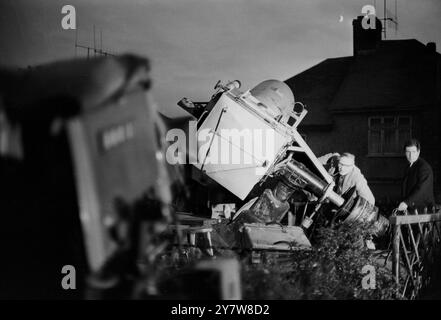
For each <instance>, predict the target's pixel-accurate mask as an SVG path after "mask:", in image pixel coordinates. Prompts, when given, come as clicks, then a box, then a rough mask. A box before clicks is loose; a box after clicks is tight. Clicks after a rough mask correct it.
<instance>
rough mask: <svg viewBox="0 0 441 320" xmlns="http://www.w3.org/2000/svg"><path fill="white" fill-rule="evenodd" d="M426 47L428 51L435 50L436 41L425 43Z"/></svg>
mask: <svg viewBox="0 0 441 320" xmlns="http://www.w3.org/2000/svg"><path fill="white" fill-rule="evenodd" d="M426 48H427V50H429V52H433V53H435V52H436V43H435V42H428V43H427V44H426Z"/></svg>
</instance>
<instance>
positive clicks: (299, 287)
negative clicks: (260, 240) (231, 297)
mask: <svg viewBox="0 0 441 320" xmlns="http://www.w3.org/2000/svg"><path fill="white" fill-rule="evenodd" d="M367 234H368V230H367V229H366V227H361V226H358V227H352V228H349V227H345V226H341V227H340V228H335V229H331V228H320V229H318V230H316V232H315V234H314V239H313V240H314V242H315V243H314V246H313V249H312V250H310V251H302V252H297V253H293V254H291V255H290V257H289V258H288V259H286V258H285V259H283V260H281V257H280V255H277V254H266V261H264V262H263V263H262V264H258V265H249V264H248V263H246V261H243V272H242V279H243V291H244V298H245V299H345V300H347V299H382V300H384V299H396V298H398V297H397V295H396V289H397V287H396V284H395V282H394V279H393V277H392V272H391V270H390V269H387V268H386V267H384V266H382V264H381V263H380V261H379V260H378V259H377V258H376V256H375V255H374V254H372V251H369V250H368V249H366V248H365V246H364V239H365V237H366V236H367ZM367 265H371V266H373V267H374V270H375V280H376V283H375V289H363V287H362V279H363V277H364V274H362V269H363V267H364V266H367Z"/></svg>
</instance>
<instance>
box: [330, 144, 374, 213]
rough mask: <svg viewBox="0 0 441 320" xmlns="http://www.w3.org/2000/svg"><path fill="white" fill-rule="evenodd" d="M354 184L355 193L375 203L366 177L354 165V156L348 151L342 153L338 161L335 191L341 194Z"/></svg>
mask: <svg viewBox="0 0 441 320" xmlns="http://www.w3.org/2000/svg"><path fill="white" fill-rule="evenodd" d="M354 186H355V190H356V192H357V195H359V196H360V197H362V198H364V199H365V200H367V201H368V202H369V203H371V204H372V205H375V198H374V195H373V194H372V191H371V189H370V188H369V186H368V183H367V181H366V178H365V177H364V176H363V174H362V173H361V171H360V169H359V168H357V167H356V166H355V156H354V155H353V154H350V153H347V152H345V153H343V154H342V155H341V157H340V160H339V162H338V176H337V180H336V192H337V193H338V194H343V193H345V192H346V191H347V190H349V189H350V188H352V187H354Z"/></svg>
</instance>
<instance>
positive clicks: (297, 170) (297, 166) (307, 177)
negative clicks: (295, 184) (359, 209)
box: [287, 160, 345, 207]
mask: <svg viewBox="0 0 441 320" xmlns="http://www.w3.org/2000/svg"><path fill="white" fill-rule="evenodd" d="M287 167H288V168H289V170H290V171H291V172H292V173H293V174H294V175H296V176H297V177H299V178H301V179H302V180H304V181H306V182H307V183H308V187H309V189H310V190H311V191H312V192H313V193H314V194H315V195H316V196H318V197H321V196H323V194H324V193H325V192H326V187H327V184H326V182H324V181H323V180H321V179H320V178H319V177H317V176H316V175H315V174H313V173H312V172H311V171H309V170H308V169H307V168H306V167H305V166H304V165H303V164H301V163H300V162H297V161H295V160H291V161H290V162H288V163H287ZM326 198H327V199H329V201H331V202H332V203H333V204H335V205H336V206H338V207H341V206H342V205H343V204H344V202H345V200H344V199H343V198H342V197H341V196H339V195H338V194H337V193H335V192H334V191H332V190H329V191H328V194H327V197H326Z"/></svg>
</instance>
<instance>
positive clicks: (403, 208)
mask: <svg viewBox="0 0 441 320" xmlns="http://www.w3.org/2000/svg"><path fill="white" fill-rule="evenodd" d="M406 210H407V204H406V203H405V202H401V203H400V204H399V205H398V211H406Z"/></svg>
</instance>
